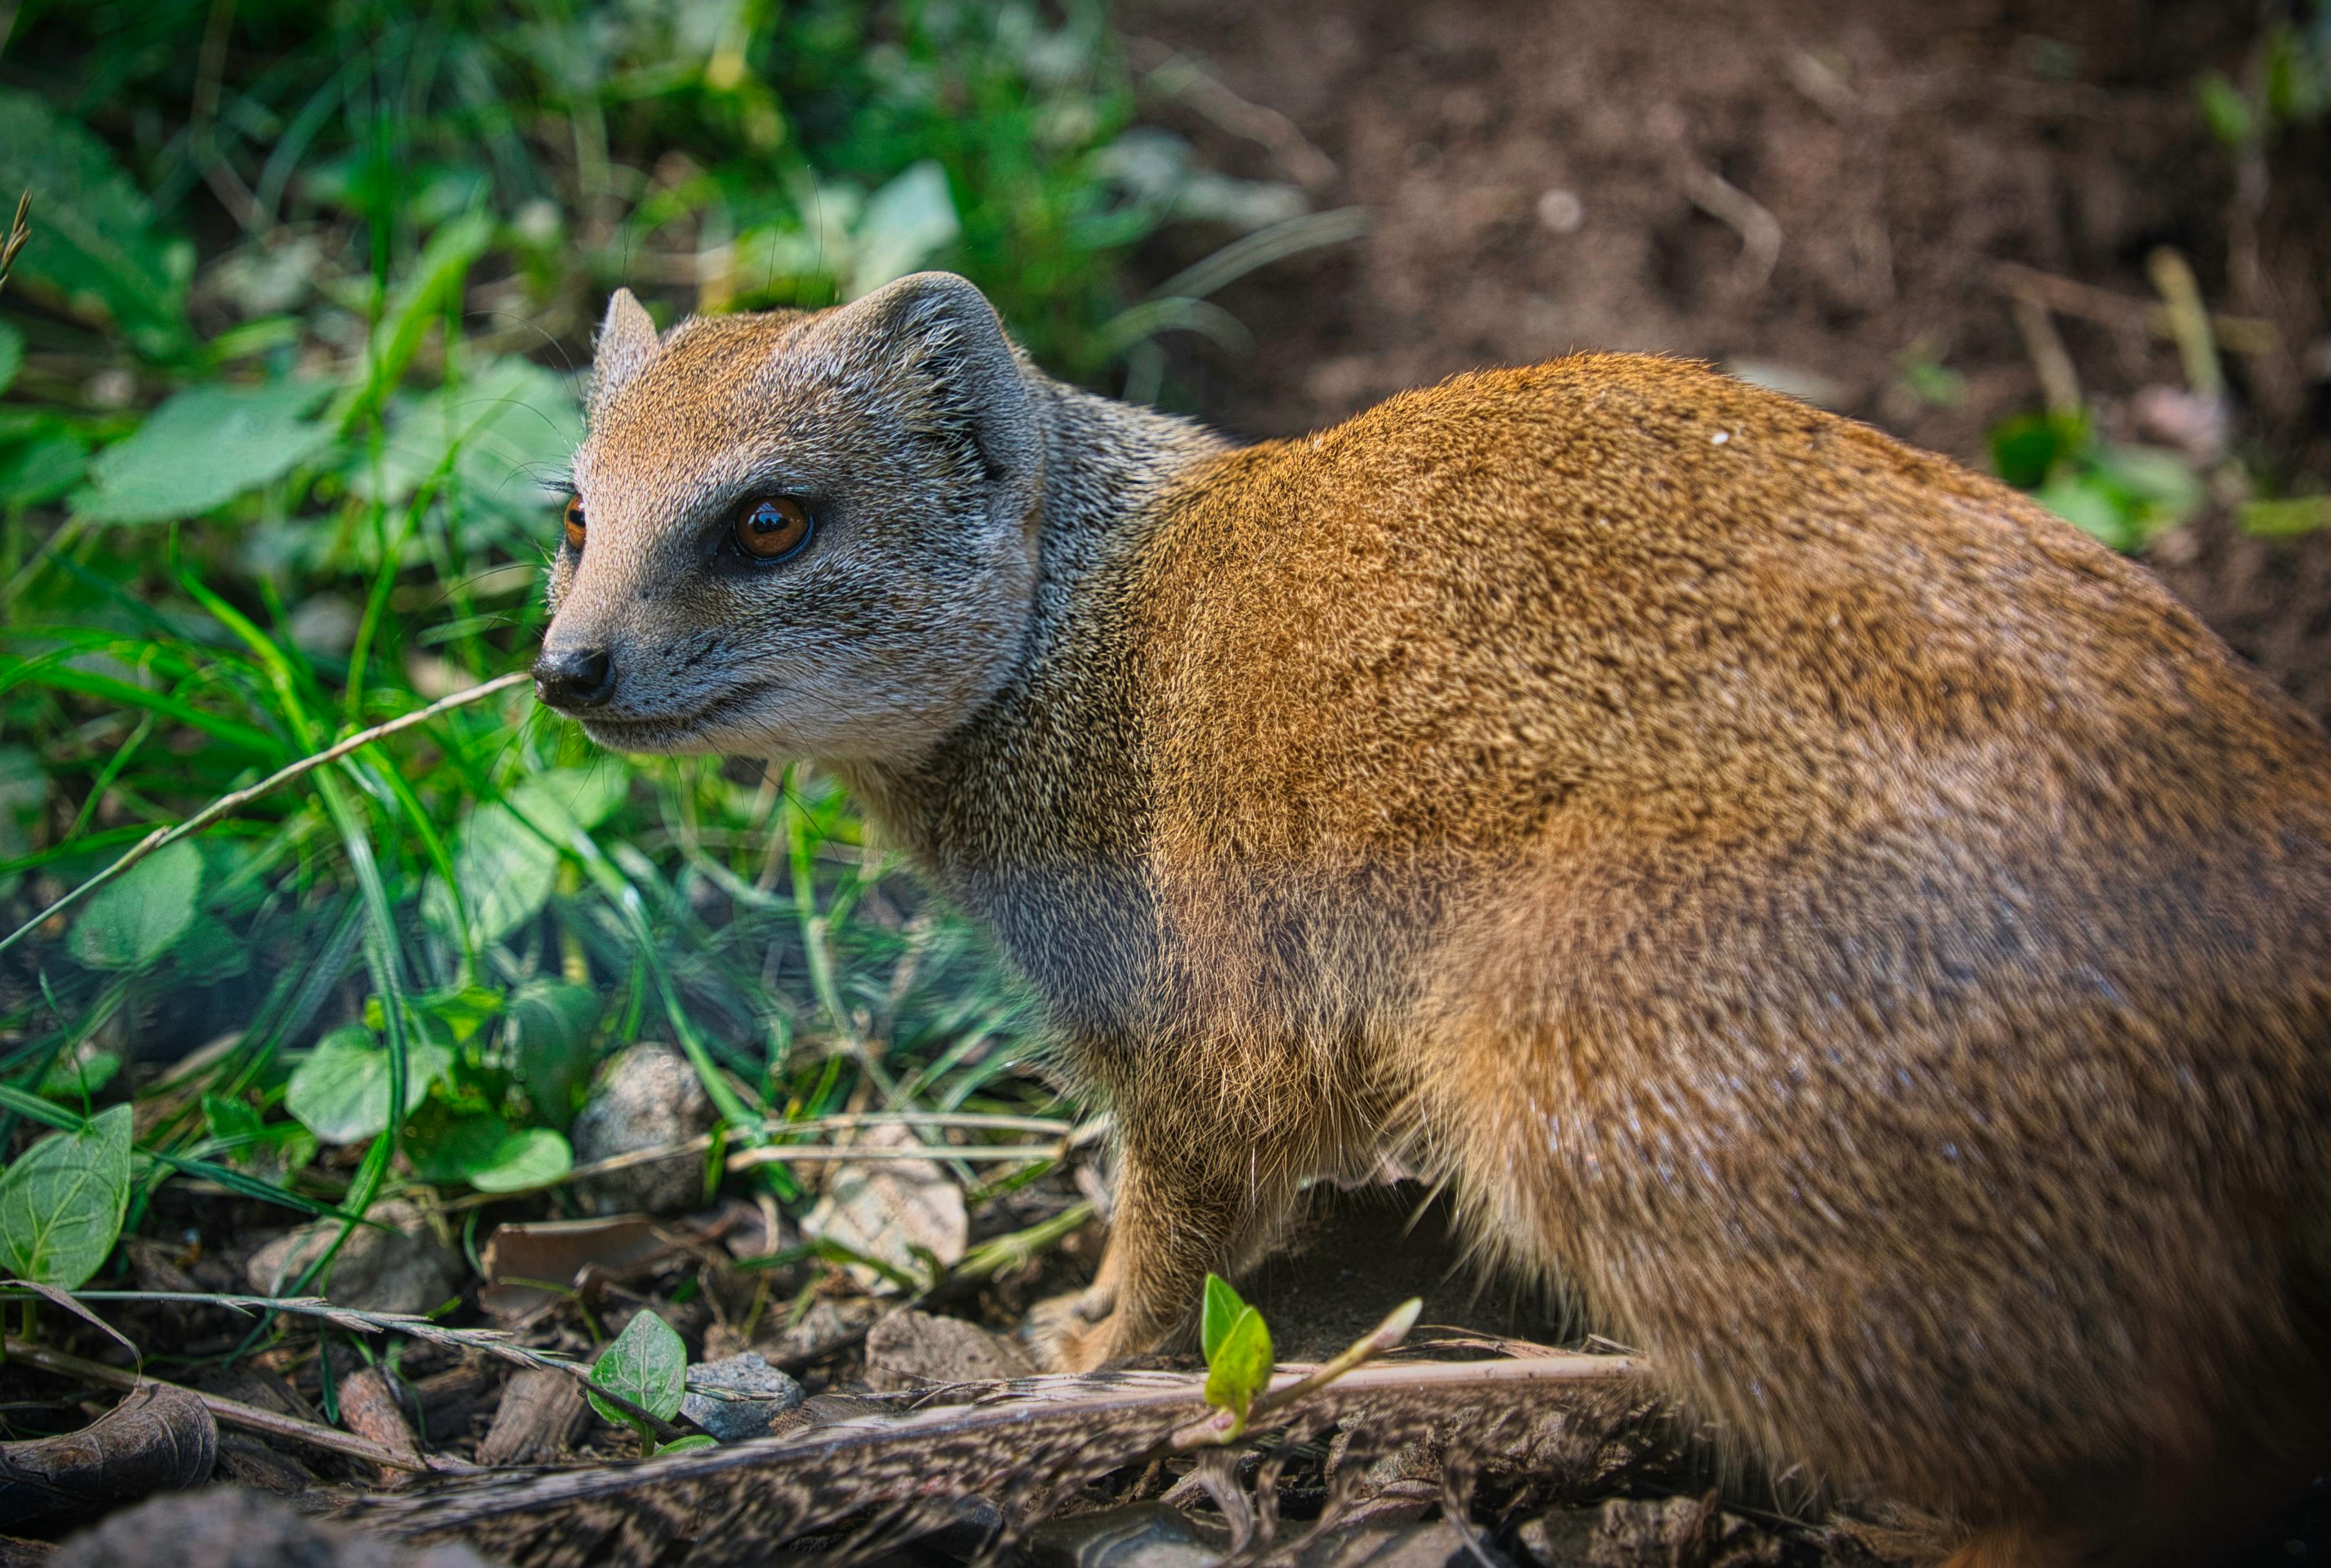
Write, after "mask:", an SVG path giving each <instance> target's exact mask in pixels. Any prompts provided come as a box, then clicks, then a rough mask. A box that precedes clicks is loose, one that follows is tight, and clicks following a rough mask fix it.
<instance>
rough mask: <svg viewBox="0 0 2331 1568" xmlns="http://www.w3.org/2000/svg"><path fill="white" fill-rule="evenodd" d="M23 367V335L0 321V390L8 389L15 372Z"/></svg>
mask: <svg viewBox="0 0 2331 1568" xmlns="http://www.w3.org/2000/svg"><path fill="white" fill-rule="evenodd" d="M23 368H24V334H23V333H22V332H19V331H17V330H16V329H15V328H14V327H11V326H10V325H9V324H8V323H7V322H5V321H0V392H5V391H7V390H8V386H9V384H10V383H11V382H13V381H14V380H15V379H16V372H18V371H19V370H22V369H23Z"/></svg>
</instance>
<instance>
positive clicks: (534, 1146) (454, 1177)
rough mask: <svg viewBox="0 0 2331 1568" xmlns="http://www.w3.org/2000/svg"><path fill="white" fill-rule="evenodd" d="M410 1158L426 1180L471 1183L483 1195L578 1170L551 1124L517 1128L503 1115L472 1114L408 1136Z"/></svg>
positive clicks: (536, 1183) (525, 1186)
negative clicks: (429, 1133) (420, 1134)
mask: <svg viewBox="0 0 2331 1568" xmlns="http://www.w3.org/2000/svg"><path fill="white" fill-rule="evenodd" d="M405 1155H406V1157H408V1158H409V1159H411V1160H412V1161H413V1169H414V1174H417V1175H418V1176H420V1178H421V1179H422V1180H423V1181H424V1182H467V1183H470V1185H471V1186H472V1187H475V1188H476V1189H477V1190H478V1191H480V1193H517V1192H523V1191H525V1190H527V1189H528V1188H531V1187H539V1186H542V1185H543V1184H545V1183H549V1182H555V1181H557V1179H558V1178H559V1177H561V1176H563V1175H565V1174H566V1173H567V1172H568V1171H570V1170H573V1169H574V1168H575V1151H574V1150H573V1149H571V1148H569V1147H568V1146H567V1143H566V1139H565V1138H563V1137H561V1136H559V1135H558V1134H557V1133H554V1132H552V1131H551V1130H550V1129H549V1128H547V1127H524V1128H520V1129H519V1130H518V1131H516V1132H513V1131H511V1130H510V1127H509V1124H508V1123H507V1122H505V1121H503V1120H502V1119H501V1117H464V1118H463V1119H461V1120H460V1121H457V1122H455V1123H453V1124H452V1126H450V1127H447V1128H445V1129H443V1130H442V1132H437V1133H433V1135H432V1136H430V1137H428V1138H427V1139H426V1140H423V1139H419V1138H415V1139H412V1140H409V1141H408V1142H407V1144H406V1146H405Z"/></svg>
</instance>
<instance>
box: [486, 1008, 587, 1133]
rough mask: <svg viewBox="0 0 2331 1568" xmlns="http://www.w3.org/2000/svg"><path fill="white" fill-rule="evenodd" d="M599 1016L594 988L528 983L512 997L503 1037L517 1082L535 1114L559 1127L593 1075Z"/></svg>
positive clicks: (569, 1115)
mask: <svg viewBox="0 0 2331 1568" xmlns="http://www.w3.org/2000/svg"><path fill="white" fill-rule="evenodd" d="M599 1012H600V1002H599V992H598V989H597V987H595V986H590V985H576V984H573V983H572V982H570V981H565V980H544V979H536V980H529V981H528V982H527V983H526V984H524V985H522V986H520V987H519V989H518V991H517V993H515V994H514V995H512V996H511V998H510V1003H509V1035H508V1037H507V1038H508V1041H509V1050H510V1055H511V1058H512V1060H513V1063H514V1065H515V1068H516V1071H517V1076H518V1080H519V1084H520V1085H521V1086H522V1087H523V1088H525V1090H526V1095H527V1098H528V1099H530V1100H532V1101H533V1102H534V1108H535V1110H536V1111H537V1113H538V1114H539V1115H541V1116H543V1117H547V1118H548V1119H549V1120H551V1121H552V1122H554V1123H555V1124H557V1126H566V1123H567V1120H568V1118H569V1117H572V1116H573V1115H574V1112H575V1097H576V1091H577V1090H579V1089H580V1088H582V1087H583V1084H584V1081H585V1079H588V1078H589V1077H590V1075H591V1036H592V1032H593V1031H595V1030H596V1029H597V1028H598V1025H599Z"/></svg>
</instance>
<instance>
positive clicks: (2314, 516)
mask: <svg viewBox="0 0 2331 1568" xmlns="http://www.w3.org/2000/svg"><path fill="white" fill-rule="evenodd" d="M2234 520H2235V521H2236V522H2237V523H2239V524H2241V529H2242V532H2244V533H2246V534H2255V535H2256V536H2258V537H2260V538H2261V539H2295V538H2297V537H2299V536H2300V535H2301V534H2311V533H2313V532H2314V531H2315V530H2316V529H2317V528H2322V527H2331V496H2289V497H2286V498H2285V499H2281V500H2270V501H2265V500H2261V501H2244V502H2243V503H2242V504H2241V506H2239V507H2236V508H2234Z"/></svg>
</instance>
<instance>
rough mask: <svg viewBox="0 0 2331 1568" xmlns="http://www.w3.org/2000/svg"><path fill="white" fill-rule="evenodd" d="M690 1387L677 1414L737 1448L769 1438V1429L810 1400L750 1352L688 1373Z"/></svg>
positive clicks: (702, 1364) (706, 1363)
mask: <svg viewBox="0 0 2331 1568" xmlns="http://www.w3.org/2000/svg"><path fill="white" fill-rule="evenodd" d="M688 1381H689V1383H690V1384H692V1385H695V1386H694V1387H691V1388H690V1391H689V1392H688V1394H687V1395H686V1397H684V1398H683V1399H681V1401H680V1414H682V1415H684V1416H686V1417H687V1418H688V1419H689V1420H690V1421H694V1422H695V1423H696V1424H697V1425H698V1426H700V1427H702V1428H703V1429H704V1430H706V1431H708V1432H710V1433H711V1434H712V1435H713V1436H714V1437H716V1438H718V1439H719V1440H721V1441H722V1442H724V1443H741V1442H746V1441H748V1440H751V1439H754V1438H758V1437H766V1436H767V1435H768V1430H769V1424H770V1423H771V1422H772V1421H775V1420H776V1419H777V1417H779V1416H781V1415H783V1414H785V1411H789V1410H792V1409H793V1408H794V1406H795V1405H798V1404H799V1403H801V1402H802V1401H803V1400H804V1399H805V1398H807V1397H808V1395H807V1393H806V1392H805V1391H804V1389H803V1388H802V1385H801V1384H799V1383H795V1382H794V1380H793V1379H792V1378H789V1377H787V1376H786V1375H785V1373H782V1372H779V1371H778V1370H777V1369H776V1368H775V1367H774V1366H771V1365H770V1364H768V1363H767V1362H766V1361H763V1360H762V1359H761V1358H760V1357H759V1356H757V1355H756V1354H753V1353H752V1352H751V1351H749V1350H748V1351H747V1352H745V1354H742V1355H732V1356H728V1357H726V1358H724V1359H723V1360H720V1361H702V1362H698V1363H697V1364H695V1365H693V1366H691V1367H690V1368H689V1369H688ZM696 1387H707V1388H717V1389H725V1390H728V1391H729V1392H733V1393H737V1394H740V1395H743V1396H744V1397H743V1398H740V1399H714V1398H712V1397H711V1396H709V1395H708V1394H700V1393H698V1392H695V1388H696Z"/></svg>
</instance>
